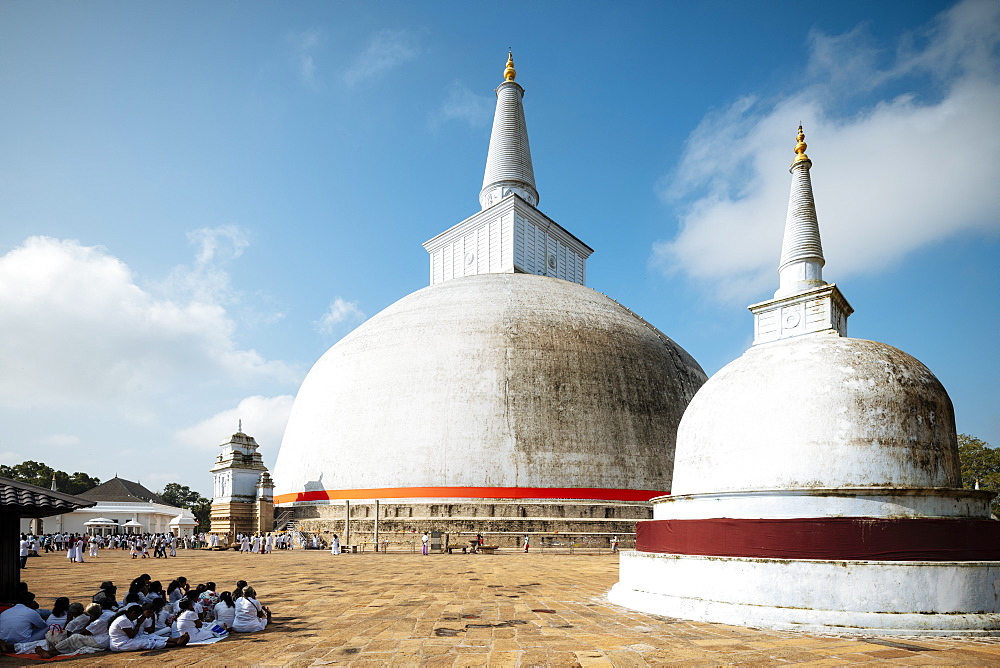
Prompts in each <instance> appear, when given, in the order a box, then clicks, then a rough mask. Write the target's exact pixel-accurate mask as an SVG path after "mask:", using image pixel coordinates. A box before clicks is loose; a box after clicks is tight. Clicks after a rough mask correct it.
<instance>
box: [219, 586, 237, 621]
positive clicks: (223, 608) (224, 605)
mask: <svg viewBox="0 0 1000 668" xmlns="http://www.w3.org/2000/svg"><path fill="white" fill-rule="evenodd" d="M215 621H216V622H218V623H219V624H222V625H223V626H225V627H226V628H227V629H231V628H233V624H234V623H235V622H236V604H235V603H233V595H232V594H230V593H229V592H228V591H223V592H219V602H218V603H216V604H215Z"/></svg>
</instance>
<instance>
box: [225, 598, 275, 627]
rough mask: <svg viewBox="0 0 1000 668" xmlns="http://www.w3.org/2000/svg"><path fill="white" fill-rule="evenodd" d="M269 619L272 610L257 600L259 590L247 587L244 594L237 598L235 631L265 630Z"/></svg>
mask: <svg viewBox="0 0 1000 668" xmlns="http://www.w3.org/2000/svg"><path fill="white" fill-rule="evenodd" d="M269 619H271V611H270V610H268V609H267V608H266V607H265V606H263V605H261V604H260V601H258V600H257V592H256V591H255V590H254V588H253V587H247V588H245V589H244V590H243V596H241V597H240V598H238V599H236V619H235V620H233V631H236V632H238V633H253V632H254V631H263V630H264V628H265V627H266V626H267V622H268V620H269Z"/></svg>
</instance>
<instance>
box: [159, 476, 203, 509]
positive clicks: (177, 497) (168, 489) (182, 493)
mask: <svg viewBox="0 0 1000 668" xmlns="http://www.w3.org/2000/svg"><path fill="white" fill-rule="evenodd" d="M158 495H159V497H160V498H161V499H163V500H164V501H166V502H167V503H168V504H170V505H171V506H177V507H178V508H190V507H191V504H192V503H195V502H197V501H198V499H200V498H201V494H199V493H198V492H196V491H194V490H193V489H191V488H190V487H188V486H187V485H180V484H178V483H176V482H168V483H167V484H166V485H164V486H163V490H162V491H160V492H158Z"/></svg>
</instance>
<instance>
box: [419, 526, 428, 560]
mask: <svg viewBox="0 0 1000 668" xmlns="http://www.w3.org/2000/svg"><path fill="white" fill-rule="evenodd" d="M429 540H430V536H428V535H427V532H426V531H425V532H424V535H423V536H422V537H421V538H420V542H421V546H420V551H421V552H422V553H423V555H424V556H425V557H426V556H427V543H428V541H429Z"/></svg>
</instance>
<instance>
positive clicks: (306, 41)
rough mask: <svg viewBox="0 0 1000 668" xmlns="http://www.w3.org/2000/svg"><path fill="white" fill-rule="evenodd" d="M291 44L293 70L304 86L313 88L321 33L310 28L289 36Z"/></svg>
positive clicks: (321, 39) (321, 40)
mask: <svg viewBox="0 0 1000 668" xmlns="http://www.w3.org/2000/svg"><path fill="white" fill-rule="evenodd" d="M289 41H290V42H291V44H292V54H293V60H294V64H295V71H296V74H297V75H298V77H299V81H301V82H302V83H303V84H305V85H306V86H309V87H310V88H314V87H315V86H316V83H317V81H316V51H317V50H319V47H320V46H321V45H322V42H323V35H322V33H320V31H319V30H316V29H310V30H304V31H302V32H300V33H296V34H294V35H290V36H289Z"/></svg>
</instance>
